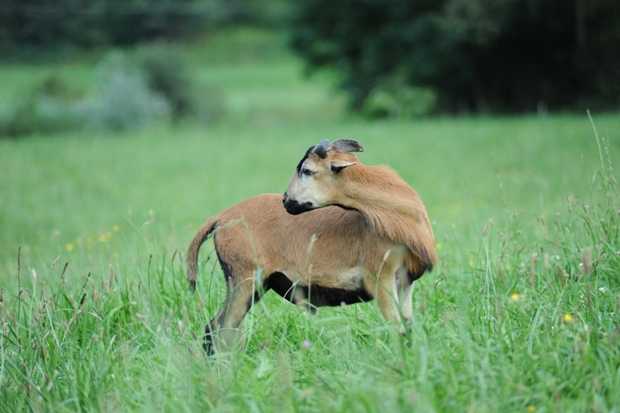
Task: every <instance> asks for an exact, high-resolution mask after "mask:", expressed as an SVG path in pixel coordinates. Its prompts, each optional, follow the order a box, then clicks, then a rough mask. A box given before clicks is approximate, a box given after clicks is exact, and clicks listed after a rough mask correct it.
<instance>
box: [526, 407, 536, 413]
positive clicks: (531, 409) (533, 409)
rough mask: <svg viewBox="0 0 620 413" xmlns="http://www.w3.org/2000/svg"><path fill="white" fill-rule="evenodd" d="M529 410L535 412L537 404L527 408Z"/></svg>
mask: <svg viewBox="0 0 620 413" xmlns="http://www.w3.org/2000/svg"><path fill="white" fill-rule="evenodd" d="M527 411H528V412H529V413H534V412H535V411H536V407H535V406H530V407H528V408H527Z"/></svg>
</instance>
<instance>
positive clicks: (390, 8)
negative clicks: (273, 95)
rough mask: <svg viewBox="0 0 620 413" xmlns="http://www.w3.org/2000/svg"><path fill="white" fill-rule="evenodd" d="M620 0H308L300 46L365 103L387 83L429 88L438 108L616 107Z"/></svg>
mask: <svg viewBox="0 0 620 413" xmlns="http://www.w3.org/2000/svg"><path fill="white" fill-rule="evenodd" d="M618 21H620V2H618V1H617V0H574V1H573V2H571V3H569V2H567V1H566V0H467V1H464V0H409V1H402V0H340V1H328V0H300V1H298V2H296V7H295V13H294V17H293V22H292V25H291V30H292V36H291V38H292V41H291V45H292V47H293V49H294V50H295V51H296V52H297V53H299V54H300V55H301V56H302V57H303V58H304V59H305V60H306V62H307V67H308V69H309V70H310V71H314V70H317V69H322V68H333V69H335V70H336V71H337V72H338V73H339V74H340V75H341V79H342V82H341V87H342V88H343V89H344V90H345V91H346V92H347V93H348V95H349V97H350V103H351V107H352V108H354V109H359V108H361V107H362V106H363V105H364V102H365V100H366V98H367V97H368V96H369V94H370V93H371V92H372V91H373V90H375V89H376V88H379V87H382V86H383V85H385V84H394V83H396V84H399V85H402V86H403V87H410V86H415V87H426V88H431V89H433V90H434V91H435V92H436V93H437V94H438V97H439V99H438V109H439V110H443V111H458V110H459V109H461V110H462V109H467V108H468V109H469V110H476V111H493V112H521V111H532V110H535V109H536V107H537V106H538V105H542V104H544V105H545V106H548V107H549V108H550V109H560V108H569V109H576V108H581V107H583V106H588V107H591V108H593V107H605V108H610V107H617V106H618V102H619V100H620V71H619V67H620V66H619V64H618V62H620V56H619V54H618V53H619V51H620V25H619V24H618V23H617V22H618Z"/></svg>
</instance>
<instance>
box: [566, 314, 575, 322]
mask: <svg viewBox="0 0 620 413" xmlns="http://www.w3.org/2000/svg"><path fill="white" fill-rule="evenodd" d="M564 321H566V322H567V323H572V322H573V316H572V315H570V314H568V313H566V314H564Z"/></svg>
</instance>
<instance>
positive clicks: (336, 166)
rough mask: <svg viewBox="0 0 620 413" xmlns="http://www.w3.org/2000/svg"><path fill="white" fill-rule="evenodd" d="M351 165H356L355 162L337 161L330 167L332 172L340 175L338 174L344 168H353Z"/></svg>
mask: <svg viewBox="0 0 620 413" xmlns="http://www.w3.org/2000/svg"><path fill="white" fill-rule="evenodd" d="M351 165H355V162H347V161H339V160H335V161H334V162H332V164H331V165H330V168H331V170H332V172H334V173H338V172H340V171H342V170H343V169H344V168H346V167H347V166H351Z"/></svg>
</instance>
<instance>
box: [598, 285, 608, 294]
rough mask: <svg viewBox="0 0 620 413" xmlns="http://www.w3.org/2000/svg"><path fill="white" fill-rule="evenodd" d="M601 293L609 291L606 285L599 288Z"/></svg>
mask: <svg viewBox="0 0 620 413" xmlns="http://www.w3.org/2000/svg"><path fill="white" fill-rule="evenodd" d="M598 290H599V291H600V292H601V293H603V294H605V293H606V292H607V290H606V289H605V287H601V288H599V289H598Z"/></svg>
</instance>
